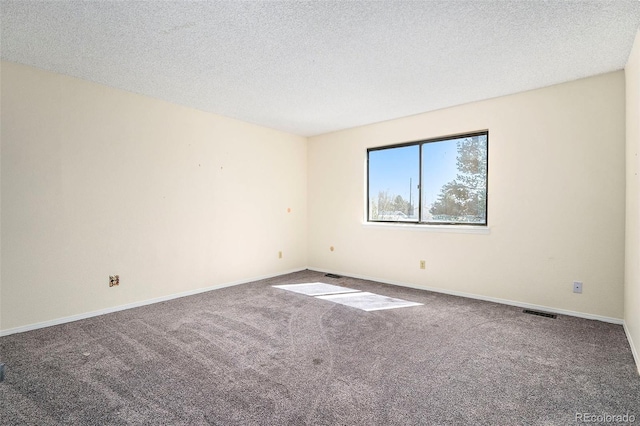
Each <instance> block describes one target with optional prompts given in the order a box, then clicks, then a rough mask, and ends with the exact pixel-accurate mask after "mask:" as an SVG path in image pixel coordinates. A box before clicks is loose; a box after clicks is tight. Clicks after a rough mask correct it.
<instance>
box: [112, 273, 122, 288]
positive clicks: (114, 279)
mask: <svg viewBox="0 0 640 426" xmlns="http://www.w3.org/2000/svg"><path fill="white" fill-rule="evenodd" d="M116 285H120V275H109V287H113V286H116Z"/></svg>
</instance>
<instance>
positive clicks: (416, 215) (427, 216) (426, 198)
mask: <svg viewBox="0 0 640 426" xmlns="http://www.w3.org/2000/svg"><path fill="white" fill-rule="evenodd" d="M488 145H489V133H488V132H479V133H473V134H468V135H461V136H452V137H447V138H440V139H431V140H426V141H420V142H413V143H407V144H402V145H394V146H388V147H380V148H370V149H368V150H367V176H368V178H367V179H368V180H367V184H368V215H367V220H368V221H370V222H402V223H405V222H406V223H416V224H437V225H445V224H446V225H485V226H486V225H487V169H488V164H487V158H488V156H487V153H488Z"/></svg>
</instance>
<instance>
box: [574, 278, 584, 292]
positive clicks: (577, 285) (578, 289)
mask: <svg viewBox="0 0 640 426" xmlns="http://www.w3.org/2000/svg"><path fill="white" fill-rule="evenodd" d="M573 292H574V293H582V283H581V282H580V281H574V282H573Z"/></svg>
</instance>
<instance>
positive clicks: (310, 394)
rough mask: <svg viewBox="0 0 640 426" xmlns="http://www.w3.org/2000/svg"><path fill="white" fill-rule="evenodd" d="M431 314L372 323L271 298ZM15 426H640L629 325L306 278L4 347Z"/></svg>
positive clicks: (0, 351)
mask: <svg viewBox="0 0 640 426" xmlns="http://www.w3.org/2000/svg"><path fill="white" fill-rule="evenodd" d="M318 281H321V282H326V283H330V284H337V285H343V286H347V287H350V288H353V289H358V290H363V291H370V292H373V293H377V294H381V295H385V296H390V297H398V298H401V299H405V300H409V301H414V302H420V303H423V304H424V305H423V306H416V307H409V308H401V309H391V310H382V311H373V312H365V311H362V310H359V309H354V308H349V307H347V306H343V305H340V304H337V303H333V302H330V301H324V300H320V299H317V298H313V297H309V296H305V295H302V294H296V293H293V292H289V291H284V290H280V289H277V288H272V287H271V285H275V284H293V283H304V282H318ZM0 359H1V360H2V361H3V362H5V363H6V365H7V375H6V379H5V381H4V382H3V383H0V424H2V425H13V424H16V425H17V424H19V425H23V424H25V425H28V424H32V425H53V424H74V425H126V424H132V425H140V424H163V425H253V424H255V425H258V424H259V425H304V424H318V425H407V424H438V425H445V424H446V425H450V424H456V425H471V424H474V425H475V424H486V425H515V424H526V425H537V424H544V425H556V424H558V425H567V424H575V421H576V413H590V414H592V415H594V414H595V415H605V414H608V415H624V414H627V413H628V414H630V415H633V416H635V418H636V421H638V422H640V377H639V376H638V374H637V370H636V369H635V366H634V363H633V358H632V355H631V351H630V348H629V345H628V342H627V340H626V338H625V335H624V331H623V329H622V327H621V326H619V325H612V324H606V323H602V322H598V321H590V320H584V319H578V318H572V317H566V316H558V318H557V319H549V318H543V317H537V316H532V315H527V314H523V313H522V309H520V308H515V307H510V306H503V305H498V304H493V303H488V302H481V301H476V300H470V299H464V298H460V297H454V296H448V295H443V294H437V293H431V292H426V291H419V290H414V289H408V288H402V287H396V286H388V285H384V284H379V283H374V282H370V281H363V280H358V279H351V278H340V279H332V278H326V277H324V276H323V274H320V273H317V272H312V271H303V272H299V273H295V274H290V275H286V276H282V277H278V278H273V279H269V280H264V281H259V282H255V283H250V284H244V285H239V286H235V287H230V288H225V289H220V290H216V291H211V292H208V293H204V294H200V295H196V296H191V297H185V298H181V299H176V300H173V301H169V302H164V303H159V304H155V305H150V306H146V307H142V308H137V309H131V310H127V311H122V312H117V313H114V314H110V315H104V316H100V317H95V318H91V319H86V320H82V321H77V322H74V323H69V324H65V325H60V326H55V327H49V328H46V329H41V330H36V331H31V332H27V333H22V334H16V335H11V336H7V337H3V338H0Z"/></svg>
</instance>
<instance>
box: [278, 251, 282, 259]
mask: <svg viewBox="0 0 640 426" xmlns="http://www.w3.org/2000/svg"><path fill="white" fill-rule="evenodd" d="M278 259H282V252H281V251H279V252H278Z"/></svg>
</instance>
